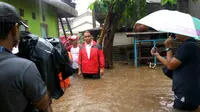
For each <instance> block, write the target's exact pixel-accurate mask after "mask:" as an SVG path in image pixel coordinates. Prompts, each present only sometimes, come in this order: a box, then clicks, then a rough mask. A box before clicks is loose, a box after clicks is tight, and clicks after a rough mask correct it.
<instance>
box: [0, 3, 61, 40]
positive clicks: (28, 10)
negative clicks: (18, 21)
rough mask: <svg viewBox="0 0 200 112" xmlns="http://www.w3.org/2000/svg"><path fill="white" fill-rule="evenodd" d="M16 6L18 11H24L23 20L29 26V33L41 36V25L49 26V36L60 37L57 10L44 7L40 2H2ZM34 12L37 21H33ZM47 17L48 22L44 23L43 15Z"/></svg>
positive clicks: (47, 6)
mask: <svg viewBox="0 0 200 112" xmlns="http://www.w3.org/2000/svg"><path fill="white" fill-rule="evenodd" d="M1 1H3V2H7V3H9V4H11V5H14V6H15V7H16V9H17V10H18V11H19V9H23V10H24V17H22V19H23V20H26V21H27V22H28V25H29V31H30V32H32V33H33V34H36V35H38V36H41V23H44V24H46V25H48V36H55V37H57V36H58V23H57V16H56V13H55V11H53V10H55V9H53V7H51V6H49V5H42V4H41V3H39V2H38V1H39V0H1ZM32 12H34V13H35V14H36V20H34V19H32ZM43 14H44V15H45V18H46V21H45V22H43V21H42V15H43Z"/></svg>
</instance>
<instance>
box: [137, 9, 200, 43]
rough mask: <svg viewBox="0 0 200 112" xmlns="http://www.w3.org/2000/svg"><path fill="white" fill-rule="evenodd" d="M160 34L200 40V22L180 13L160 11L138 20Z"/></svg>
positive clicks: (138, 22)
mask: <svg viewBox="0 0 200 112" xmlns="http://www.w3.org/2000/svg"><path fill="white" fill-rule="evenodd" d="M136 24H143V25H146V26H149V27H152V28H154V29H155V30H157V31H160V32H170V33H175V34H180V35H185V36H189V37H193V38H195V39H198V40H200V20H199V19H197V18H195V17H192V16H191V15H189V14H186V13H182V12H179V11H171V10H159V11H156V12H153V13H151V14H149V15H147V16H145V17H144V18H142V19H140V20H138V21H137V22H136Z"/></svg>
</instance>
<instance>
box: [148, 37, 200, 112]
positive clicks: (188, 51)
mask: <svg viewBox="0 0 200 112" xmlns="http://www.w3.org/2000/svg"><path fill="white" fill-rule="evenodd" d="M176 40H178V41H180V42H181V45H180V47H179V48H178V50H177V52H176V53H175V55H173V51H172V37H171V36H169V38H168V39H167V40H166V41H165V47H166V52H167V56H166V58H164V57H162V56H161V55H160V54H159V53H158V52H157V51H155V49H152V50H151V51H150V52H151V54H152V55H153V56H156V57H157V59H158V60H159V61H160V62H161V63H162V64H163V65H164V66H165V69H167V71H170V72H165V74H166V75H168V77H170V78H171V79H172V90H173V91H174V96H175V100H174V105H173V109H172V112H198V111H199V110H198V107H199V105H200V47H199V46H198V45H197V41H196V40H195V39H194V38H191V37H188V36H183V35H179V34H176ZM169 73H170V74H169Z"/></svg>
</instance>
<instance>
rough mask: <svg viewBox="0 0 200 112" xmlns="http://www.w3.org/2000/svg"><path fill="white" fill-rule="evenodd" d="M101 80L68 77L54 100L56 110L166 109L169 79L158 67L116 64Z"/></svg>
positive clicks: (147, 111) (169, 103) (137, 111)
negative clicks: (63, 91)
mask: <svg viewBox="0 0 200 112" xmlns="http://www.w3.org/2000/svg"><path fill="white" fill-rule="evenodd" d="M115 67H116V68H115V69H112V70H106V74H105V76H104V77H103V78H102V79H100V80H89V79H82V78H80V77H78V76H76V77H74V78H72V79H71V83H72V85H71V87H70V88H68V89H67V90H66V91H65V95H64V96H63V97H62V98H60V99H59V100H56V101H55V100H54V101H53V108H54V111H55V112H168V110H169V108H170V107H171V106H172V100H173V94H172V91H171V81H170V80H169V79H168V78H167V77H165V76H164V75H163V74H162V71H161V68H159V67H158V68H155V69H150V68H148V67H141V68H139V69H135V68H134V67H133V66H128V65H122V64H116V65H115Z"/></svg>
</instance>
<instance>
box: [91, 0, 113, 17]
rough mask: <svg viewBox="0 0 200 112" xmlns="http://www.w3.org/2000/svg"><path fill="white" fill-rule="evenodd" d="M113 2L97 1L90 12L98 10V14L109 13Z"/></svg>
mask: <svg viewBox="0 0 200 112" xmlns="http://www.w3.org/2000/svg"><path fill="white" fill-rule="evenodd" d="M110 2H111V0H96V1H95V2H93V3H91V4H90V5H89V6H88V8H89V9H90V10H92V11H93V10H96V11H98V12H103V13H105V14H106V13H107V12H108V9H109V5H110Z"/></svg>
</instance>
